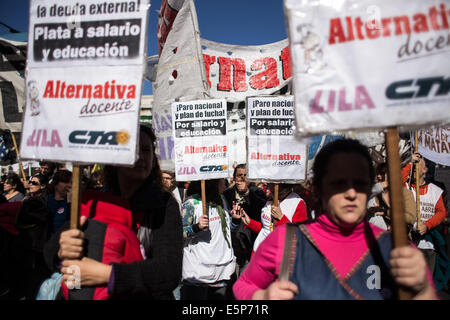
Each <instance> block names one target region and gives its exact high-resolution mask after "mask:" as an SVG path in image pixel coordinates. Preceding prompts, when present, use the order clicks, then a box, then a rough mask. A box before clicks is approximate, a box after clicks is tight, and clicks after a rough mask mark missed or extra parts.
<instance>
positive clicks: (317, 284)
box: [0, 126, 450, 300]
mask: <svg viewBox="0 0 450 320" xmlns="http://www.w3.org/2000/svg"><path fill="white" fill-rule="evenodd" d="M139 141H140V146H139V159H138V161H137V162H136V163H135V165H134V166H133V167H115V166H105V167H104V168H103V169H101V170H98V171H95V172H88V173H87V175H86V177H84V178H83V180H82V182H83V183H82V189H83V192H82V199H81V203H80V228H79V229H70V228H69V219H70V211H71V203H70V202H71V180H72V173H71V172H70V171H69V170H67V169H65V168H61V167H58V165H57V164H54V163H50V162H42V163H40V165H41V167H40V171H39V172H38V173H36V174H34V175H32V176H31V177H28V179H27V180H26V181H23V179H20V177H19V176H18V175H17V174H15V173H11V174H8V175H7V176H5V177H2V187H3V191H2V196H1V200H0V201H1V202H2V203H1V204H0V299H27V300H33V299H36V297H37V296H38V292H39V290H40V289H41V291H42V284H43V283H45V282H46V281H48V280H47V279H50V277H51V276H52V274H59V275H60V276H61V278H60V279H61V281H60V282H58V283H57V285H58V286H60V290H57V295H56V296H53V297H52V299H57V300H59V299H61V300H62V299H69V300H77V299H134V298H146V299H166V300H173V299H177V300H223V299H226V300H232V299H248V300H251V299H255V300H259V299H394V298H397V292H398V289H399V288H402V289H404V290H407V291H408V292H410V294H411V295H412V297H413V298H414V299H437V298H438V297H439V295H438V292H439V291H445V290H447V291H448V289H449V288H448V280H449V278H450V265H449V260H448V252H449V242H448V239H449V237H448V212H447V210H446V206H447V192H446V190H445V185H444V184H442V183H439V182H430V181H427V180H426V179H425V175H426V172H427V166H426V165H425V161H424V159H423V158H422V157H421V156H420V154H413V155H412V156H411V159H410V163H409V164H407V165H406V166H405V167H404V168H403V181H404V189H403V195H404V197H403V198H404V203H405V221H406V223H407V225H408V237H409V240H410V242H411V244H412V245H411V246H407V247H400V248H392V245H391V244H392V239H391V233H390V232H389V231H390V228H391V210H390V199H389V188H388V181H389V179H388V173H387V166H386V164H379V165H377V167H376V168H374V161H373V160H372V158H371V156H370V153H369V152H368V150H367V148H366V147H364V146H363V145H361V144H360V143H359V142H357V141H355V140H346V139H341V140H336V141H334V142H332V143H329V144H327V145H326V146H325V147H323V148H322V150H321V151H320V152H319V154H318V155H317V156H316V158H315V161H314V167H313V176H312V178H311V179H310V180H308V181H307V182H306V183H304V184H298V185H293V184H284V183H280V184H274V183H265V182H259V183H256V182H252V183H250V182H249V181H248V179H247V167H246V165H245V164H241V165H238V166H236V167H235V168H234V173H233V177H232V178H231V179H214V180H206V181H205V190H206V193H205V196H206V197H205V198H206V201H205V203H203V201H202V187H201V182H200V181H192V182H177V181H176V180H175V175H174V173H173V172H169V171H162V170H161V169H160V166H159V163H158V159H157V158H156V155H155V150H156V137H155V135H154V133H153V131H152V130H151V129H149V128H147V127H145V126H141V129H140V139H139ZM416 163H417V165H415V164H416ZM416 167H417V170H418V172H419V177H420V180H419V181H420V188H419V189H420V202H421V212H420V219H421V221H420V223H419V225H417V214H416V201H415V196H416V194H415V180H414V179H413V178H412V177H414V170H415V168H416ZM275 188H277V192H275ZM275 194H276V195H277V196H276V197H275ZM291 225H294V226H296V229H295V232H294V238H293V239H294V240H293V241H292V244H293V249H291V251H290V252H289V254H288V256H290V257H291V258H290V262H291V264H290V269H289V270H290V273H289V275H288V278H284V277H283V280H280V278H281V273H282V272H284V271H282V270H280V266H281V265H282V264H283V261H284V259H286V253H285V244H286V243H287V242H286V233H287V230H288V226H291ZM372 266H377V267H378V268H379V273H376V272H375V274H374V275H373V274H371V273H370V272H367V270H372V269H370V268H371V267H372ZM283 270H284V269H283ZM376 270H378V269H376ZM371 276H375V278H376V279H375V281H374V283H373V285H369V283H370V281H369V280H370V279H372V278H370V277H371ZM377 277H378V278H377ZM39 293H40V294H42V292H39Z"/></svg>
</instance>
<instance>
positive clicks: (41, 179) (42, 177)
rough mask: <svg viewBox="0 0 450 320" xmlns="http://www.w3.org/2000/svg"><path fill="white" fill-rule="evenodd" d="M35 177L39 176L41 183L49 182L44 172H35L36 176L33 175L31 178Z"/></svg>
mask: <svg viewBox="0 0 450 320" xmlns="http://www.w3.org/2000/svg"><path fill="white" fill-rule="evenodd" d="M33 178H37V179H38V180H39V183H40V184H41V185H45V186H46V185H47V184H48V178H47V177H46V176H44V175H43V174H41V173H37V174H35V175H34V176H32V177H31V179H33ZM31 179H30V180H31Z"/></svg>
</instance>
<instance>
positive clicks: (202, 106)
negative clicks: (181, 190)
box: [172, 99, 228, 181]
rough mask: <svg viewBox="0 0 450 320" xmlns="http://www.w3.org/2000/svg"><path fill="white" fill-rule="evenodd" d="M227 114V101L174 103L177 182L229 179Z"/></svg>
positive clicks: (173, 117) (173, 123)
mask: <svg viewBox="0 0 450 320" xmlns="http://www.w3.org/2000/svg"><path fill="white" fill-rule="evenodd" d="M226 111H227V109H226V101H225V100H224V99H212V100H196V101H189V102H177V103H173V104H172V121H173V122H172V126H173V128H174V131H173V140H174V143H175V146H174V149H175V174H176V180H177V181H195V180H209V179H219V178H227V177H228V146H227V114H226Z"/></svg>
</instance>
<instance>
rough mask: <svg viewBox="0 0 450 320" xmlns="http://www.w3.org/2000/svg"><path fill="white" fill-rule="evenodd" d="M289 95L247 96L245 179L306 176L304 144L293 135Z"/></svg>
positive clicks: (289, 179)
mask: <svg viewBox="0 0 450 320" xmlns="http://www.w3.org/2000/svg"><path fill="white" fill-rule="evenodd" d="M293 100H294V98H293V97H292V96H266V97H249V98H248V99H247V136H248V153H247V157H248V158H247V161H248V162H247V163H248V178H249V179H252V180H267V181H283V182H288V181H292V182H295V181H300V180H305V178H306V162H307V152H306V144H304V143H302V142H301V141H299V140H297V139H296V138H295V136H294V128H293V124H294V101H293Z"/></svg>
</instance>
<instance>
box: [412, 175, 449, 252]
mask: <svg viewBox="0 0 450 320" xmlns="http://www.w3.org/2000/svg"><path fill="white" fill-rule="evenodd" d="M408 188H409V189H410V190H413V189H412V187H411V186H409V185H408ZM413 191H414V192H413V195H414V200H416V192H415V190H413ZM442 192H443V190H442V189H441V188H439V187H438V186H437V185H435V184H432V183H430V184H428V189H427V193H426V194H424V195H422V194H421V195H420V222H421V223H424V222H426V221H428V220H430V219H431V218H432V217H433V216H434V215H435V213H436V204H437V202H438V201H439V198H440V197H441V195H442ZM414 227H417V222H415V223H414ZM417 247H418V248H420V249H430V250H433V249H434V245H433V243H432V242H430V241H427V240H420V241H419V244H418V245H417Z"/></svg>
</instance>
